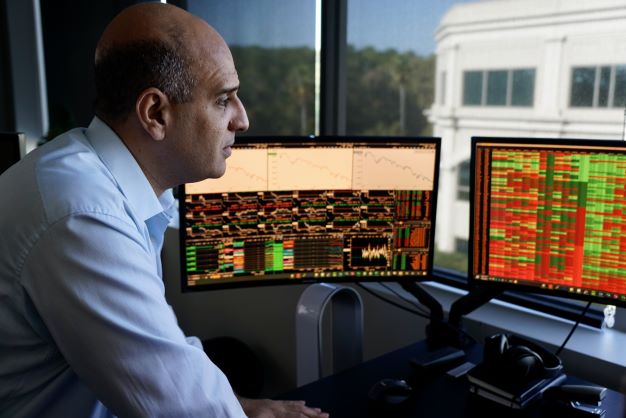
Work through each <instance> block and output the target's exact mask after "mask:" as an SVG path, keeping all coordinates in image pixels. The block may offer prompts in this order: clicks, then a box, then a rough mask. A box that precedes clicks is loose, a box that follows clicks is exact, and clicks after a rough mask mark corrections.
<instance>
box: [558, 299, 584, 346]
mask: <svg viewBox="0 0 626 418" xmlns="http://www.w3.org/2000/svg"><path fill="white" fill-rule="evenodd" d="M590 306H591V302H589V303H587V306H585V309H583V311H582V313H581V314H580V315H579V316H578V319H577V320H576V323H575V324H574V326H573V327H572V329H571V330H570V332H569V334H567V337H565V341H563V344H561V346H560V347H559V349H558V350H556V353H554V354H556V355H557V356H558V355H559V354H561V351H562V350H563V349H564V348H565V344H567V342H568V341H569V339H570V338H571V336H572V334H573V333H574V330H575V329H576V327H578V324H580V321H581V320H582V319H583V318H584V316H585V314H586V313H587V309H589V307H590Z"/></svg>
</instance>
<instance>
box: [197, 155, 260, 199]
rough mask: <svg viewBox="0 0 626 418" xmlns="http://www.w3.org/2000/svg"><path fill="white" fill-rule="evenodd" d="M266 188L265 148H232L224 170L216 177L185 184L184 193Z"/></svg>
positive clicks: (246, 190)
mask: <svg viewBox="0 0 626 418" xmlns="http://www.w3.org/2000/svg"><path fill="white" fill-rule="evenodd" d="M263 190H267V150H265V149H246V148H233V153H232V155H231V156H230V158H228V160H226V172H225V173H224V175H223V176H222V177H220V178H217V179H206V180H202V181H200V182H197V183H189V184H187V185H185V192H186V193H192V194H193V193H223V192H248V191H263Z"/></svg>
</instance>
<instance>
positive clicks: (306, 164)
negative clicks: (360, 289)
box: [179, 137, 440, 291]
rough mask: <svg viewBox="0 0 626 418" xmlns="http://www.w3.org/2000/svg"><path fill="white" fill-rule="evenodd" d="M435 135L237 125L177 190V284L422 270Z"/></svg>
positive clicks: (396, 275)
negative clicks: (287, 131) (214, 166)
mask: <svg viewBox="0 0 626 418" xmlns="http://www.w3.org/2000/svg"><path fill="white" fill-rule="evenodd" d="M439 152H440V139H439V138H430V137H428V138H408V137H399V138H396V137H242V138H238V140H237V143H236V144H235V145H234V147H233V152H232V155H231V157H230V158H229V159H228V160H227V168H226V173H225V175H224V176H223V177H221V178H219V179H208V180H205V181H202V182H199V183H193V184H186V185H184V186H181V189H180V190H179V201H180V206H179V207H180V232H181V238H180V246H181V267H182V282H183V283H182V288H183V290H184V291H190V290H207V289H218V288H224V287H236V286H253V285H269V284H288V283H312V282H360V281H387V280H389V281H391V280H393V281H415V280H420V279H421V280H423V279H426V278H428V277H430V276H431V273H432V266H433V248H434V246H433V244H434V242H433V240H434V229H435V213H436V200H437V199H436V197H437V196H436V190H437V176H438V169H439Z"/></svg>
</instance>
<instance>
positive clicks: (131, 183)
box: [85, 117, 175, 221]
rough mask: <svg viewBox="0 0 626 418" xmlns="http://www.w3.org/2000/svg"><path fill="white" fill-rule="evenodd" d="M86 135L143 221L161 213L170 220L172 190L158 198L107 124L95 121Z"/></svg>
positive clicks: (98, 120)
mask: <svg viewBox="0 0 626 418" xmlns="http://www.w3.org/2000/svg"><path fill="white" fill-rule="evenodd" d="M85 135H86V136H87V139H88V140H89V142H91V145H92V146H93V148H94V150H95V151H96V153H97V154H98V156H99V157H100V159H101V160H102V162H103V163H104V165H105V166H106V167H107V168H108V169H109V171H110V172H111V174H112V175H113V178H115V181H116V182H117V185H118V187H119V189H120V190H121V192H122V193H123V194H124V196H126V199H128V201H129V203H130V205H131V206H132V208H133V209H134V210H135V211H136V212H137V214H138V215H139V217H140V218H141V219H142V220H144V221H146V220H148V219H150V218H152V217H154V216H155V215H158V214H160V213H164V214H165V215H166V216H167V217H168V219H169V218H171V217H172V216H173V210H174V203H175V202H174V196H173V195H172V192H171V190H167V191H166V192H165V193H163V194H162V195H161V196H160V197H158V198H157V196H156V194H155V193H154V190H153V189H152V186H151V185H150V182H149V181H148V179H147V178H146V175H145V174H144V173H143V171H142V169H141V167H140V166H139V164H138V163H137V161H136V160H135V158H134V157H133V155H132V154H131V153H130V151H129V150H128V148H127V147H126V145H125V144H124V143H123V142H122V140H121V139H120V138H119V137H118V136H117V134H116V133H115V132H113V130H112V129H111V128H110V127H109V126H108V125H107V124H106V123H104V122H103V121H102V120H100V119H99V118H97V117H94V118H93V120H92V121H91V123H90V124H89V127H88V128H87V130H86V132H85Z"/></svg>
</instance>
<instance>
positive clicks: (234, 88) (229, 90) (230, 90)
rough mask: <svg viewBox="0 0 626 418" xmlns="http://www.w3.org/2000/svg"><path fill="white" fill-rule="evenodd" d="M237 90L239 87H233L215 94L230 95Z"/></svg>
mask: <svg viewBox="0 0 626 418" xmlns="http://www.w3.org/2000/svg"><path fill="white" fill-rule="evenodd" d="M237 90H239V85H237V86H235V87H226V88H223V89H221V90H220V91H218V92H217V95H218V96H219V95H222V94H230V93H234V92H236V91H237Z"/></svg>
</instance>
